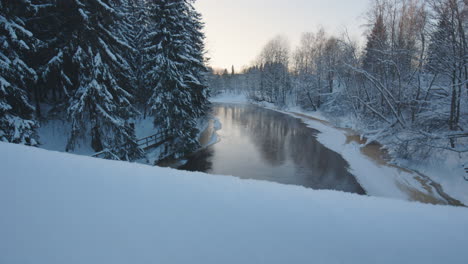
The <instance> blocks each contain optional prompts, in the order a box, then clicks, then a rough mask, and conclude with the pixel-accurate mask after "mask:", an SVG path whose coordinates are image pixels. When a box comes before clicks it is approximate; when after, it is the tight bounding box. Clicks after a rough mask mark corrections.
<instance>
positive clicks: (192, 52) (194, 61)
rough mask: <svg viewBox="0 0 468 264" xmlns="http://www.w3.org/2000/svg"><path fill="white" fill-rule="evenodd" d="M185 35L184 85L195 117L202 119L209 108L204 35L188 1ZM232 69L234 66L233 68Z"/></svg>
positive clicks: (198, 17)
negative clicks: (186, 66)
mask: <svg viewBox="0 0 468 264" xmlns="http://www.w3.org/2000/svg"><path fill="white" fill-rule="evenodd" d="M185 9H186V11H185V13H186V17H185V25H184V30H185V35H186V40H185V41H186V44H187V45H188V51H189V56H190V57H189V60H188V61H187V63H188V64H189V66H188V67H189V72H188V73H187V74H185V80H186V83H187V84H188V85H189V86H190V89H191V91H192V94H193V105H192V107H193V108H194V110H195V114H196V115H197V117H199V118H200V117H204V116H205V115H206V114H207V111H208V109H209V106H210V102H209V100H208V98H209V96H210V93H209V89H208V85H207V79H206V75H207V74H208V69H207V68H206V65H205V58H204V55H205V53H204V52H205V34H204V33H203V27H204V24H203V22H202V21H201V19H202V17H201V14H200V13H198V12H197V11H196V10H195V8H194V7H193V5H192V3H191V2H190V1H186V3H185ZM233 67H234V66H233Z"/></svg>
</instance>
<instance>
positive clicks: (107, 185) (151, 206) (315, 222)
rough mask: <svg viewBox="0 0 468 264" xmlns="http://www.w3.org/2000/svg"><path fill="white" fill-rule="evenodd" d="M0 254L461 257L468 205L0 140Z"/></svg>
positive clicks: (32, 258) (73, 258)
mask: <svg viewBox="0 0 468 264" xmlns="http://www.w3.org/2000/svg"><path fill="white" fill-rule="evenodd" d="M0 167H1V174H0V211H1V215H2V217H0V263H5V264H19V263H37V264H54V263H57V264H59V263H60V264H63V263H68V264H73V263H86V264H93V263H96V264H97V263H99V264H105V263H112V264H119V263H127V264H128V263H140V264H144V263H203V264H209V263H216V264H218V263H235V264H239V263H268V264H273V263H372V264H374V263H392V264H394V263H425V264H427V263H453V264H456V263H463V264H464V263H466V260H467V259H468V250H466V246H467V245H468V236H467V234H468V225H467V224H466V223H468V209H467V208H460V207H449V206H434V205H426V204H420V203H411V202H406V201H400V200H391V199H385V198H377V197H366V196H358V195H353V194H348V193H341V192H333V191H314V190H310V189H305V188H302V187H298V186H286V185H280V184H275V183H269V182H258V181H249V180H240V179H237V178H234V177H220V176H214V175H206V174H201V173H189V172H182V171H176V170H172V169H165V168H158V167H151V166H146V165H141V164H131V163H126V162H116V161H107V160H101V159H94V158H89V157H85V156H77V155H72V154H66V153H59V152H52V151H47V150H42V149H38V148H31V147H25V146H20V145H13V144H6V143H0Z"/></svg>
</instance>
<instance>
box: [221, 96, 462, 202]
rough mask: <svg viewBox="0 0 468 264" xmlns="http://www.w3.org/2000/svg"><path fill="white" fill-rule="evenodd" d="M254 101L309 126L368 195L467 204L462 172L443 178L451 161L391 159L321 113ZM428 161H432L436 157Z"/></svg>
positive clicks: (236, 98)
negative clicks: (425, 164) (423, 162)
mask: <svg viewBox="0 0 468 264" xmlns="http://www.w3.org/2000/svg"><path fill="white" fill-rule="evenodd" d="M231 98H232V99H231ZM212 101H213V102H220V103H252V102H250V101H249V100H248V99H247V98H246V97H245V96H242V95H223V96H221V97H217V98H213V100H212ZM255 104H257V105H260V106H262V107H265V108H269V109H272V110H275V111H280V112H282V113H285V114H288V115H292V116H294V117H296V118H300V119H301V120H302V121H303V122H304V123H306V124H307V125H308V126H309V127H311V128H313V129H316V130H318V131H320V132H321V133H319V134H318V135H317V139H318V140H319V142H320V143H322V144H323V145H325V146H326V147H328V148H329V149H331V150H333V151H335V152H337V153H338V154H340V155H342V156H343V158H344V159H345V160H346V161H347V162H348V163H349V166H350V172H351V173H353V175H355V176H356V178H357V180H358V182H359V183H360V184H361V185H362V186H363V188H364V189H365V190H366V192H367V193H368V194H369V195H372V196H381V197H390V198H397V199H403V200H411V201H419V202H424V203H434V204H451V205H462V204H468V182H466V181H464V179H463V175H460V177H459V178H457V177H444V176H445V175H447V173H453V170H454V169H453V167H451V166H450V165H451V164H446V165H445V167H444V166H443V165H444V164H442V165H441V164H439V166H438V168H437V169H434V170H431V169H432V168H433V166H432V165H430V164H427V166H423V165H422V164H421V163H417V162H414V161H413V162H411V161H408V160H403V159H398V158H393V159H392V158H390V156H389V155H387V154H386V152H385V151H384V150H383V149H382V148H381V146H379V145H378V144H374V143H372V144H368V143H369V142H367V141H366V139H364V138H361V137H360V136H359V134H358V133H357V132H355V131H353V130H352V129H349V128H340V127H337V126H336V125H334V124H333V123H332V122H330V121H329V120H327V118H326V117H325V116H324V115H323V114H321V113H317V112H306V111H302V110H301V109H298V108H289V109H278V108H276V107H275V106H274V105H272V104H267V103H255ZM400 164H405V165H406V166H399V165H400ZM431 164H436V160H433V161H432V162H431ZM428 172H430V173H428ZM462 172H463V171H462ZM463 173H464V172H463ZM441 179H443V180H441ZM457 179H458V180H457Z"/></svg>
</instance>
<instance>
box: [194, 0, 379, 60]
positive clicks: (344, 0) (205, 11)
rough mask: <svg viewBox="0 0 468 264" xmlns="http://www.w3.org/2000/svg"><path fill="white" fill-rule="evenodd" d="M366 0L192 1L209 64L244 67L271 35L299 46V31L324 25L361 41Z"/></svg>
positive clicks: (312, 29) (328, 28) (331, 30)
mask: <svg viewBox="0 0 468 264" xmlns="http://www.w3.org/2000/svg"><path fill="white" fill-rule="evenodd" d="M369 3H370V2H369V0H197V2H196V3H195V7H196V8H197V10H198V11H199V12H201V13H202V15H203V20H204V22H205V23H206V25H205V26H206V27H205V33H206V37H207V39H206V44H207V50H208V56H209V57H210V58H211V63H210V64H211V66H213V67H215V68H229V69H230V68H231V65H234V66H235V67H236V69H241V68H242V67H243V66H247V65H249V64H250V63H251V62H252V61H253V60H254V59H255V58H256V57H257V55H258V54H259V53H260V51H261V49H262V47H263V46H264V45H265V44H266V43H267V42H268V41H269V40H270V39H271V38H273V37H275V36H277V35H283V36H285V37H287V38H288V39H289V40H290V42H291V48H294V46H295V45H296V44H297V43H298V41H299V39H300V35H301V33H302V32H310V31H313V32H314V31H316V30H317V28H318V27H319V26H323V27H324V28H325V29H326V31H327V32H330V33H334V34H336V35H339V34H340V33H341V32H343V29H344V28H345V27H346V28H347V29H348V32H349V33H350V35H352V36H353V37H355V38H356V39H360V38H362V32H363V31H364V29H363V28H362V27H361V25H362V24H363V23H364V21H363V19H362V17H363V14H364V13H365V11H366V10H367V6H368V4H369Z"/></svg>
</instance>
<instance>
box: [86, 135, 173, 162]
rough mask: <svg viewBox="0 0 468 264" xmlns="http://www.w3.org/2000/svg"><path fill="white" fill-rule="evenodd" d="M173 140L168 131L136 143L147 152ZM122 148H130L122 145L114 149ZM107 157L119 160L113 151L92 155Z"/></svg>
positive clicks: (166, 148) (166, 147) (166, 151)
mask: <svg viewBox="0 0 468 264" xmlns="http://www.w3.org/2000/svg"><path fill="white" fill-rule="evenodd" d="M172 139H173V136H172V134H171V133H169V132H168V131H166V130H163V131H159V132H158V133H156V134H154V135H151V136H149V137H145V138H142V139H138V140H137V141H136V143H137V144H138V147H139V148H141V149H142V150H145V151H146V150H148V149H151V148H155V147H159V146H161V145H163V144H165V143H167V142H169V141H171V140H172ZM166 145H167V144H166ZM166 145H165V146H164V150H163V153H164V155H168V154H169V147H168V146H166ZM121 147H126V148H128V146H126V145H122V146H119V147H115V148H114V149H116V148H121ZM106 156H107V157H111V158H112V159H117V160H118V159H119V158H118V157H117V156H116V155H115V154H114V153H113V151H112V149H104V150H102V151H100V152H97V153H95V154H94V155H92V157H95V158H100V157H102V158H104V157H106Z"/></svg>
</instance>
